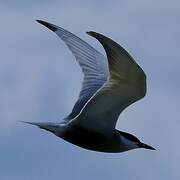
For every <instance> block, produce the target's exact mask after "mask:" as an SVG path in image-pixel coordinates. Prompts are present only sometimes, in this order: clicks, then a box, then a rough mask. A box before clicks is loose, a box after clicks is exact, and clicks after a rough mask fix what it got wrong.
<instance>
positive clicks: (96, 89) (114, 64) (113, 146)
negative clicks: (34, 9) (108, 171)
mask: <svg viewBox="0 0 180 180" xmlns="http://www.w3.org/2000/svg"><path fill="white" fill-rule="evenodd" d="M37 22H39V23H40V24H42V25H44V26H46V27H47V28H49V29H50V30H51V31H53V32H55V33H56V34H57V35H58V36H59V37H60V38H61V39H62V40H63V41H64V42H65V44H66V45H67V46H68V48H69V49H70V51H71V52H72V53H73V54H74V56H75V58H76V61H77V62H78V63H79V65H80V67H81V69H82V72H83V74H84V79H83V83H82V89H81V91H80V94H79V98H78V100H77V102H76V103H75V105H74V107H73V109H72V112H71V113H70V114H69V115H68V116H67V117H65V118H64V119H63V121H62V122H60V123H53V122H40V123H36V122H26V121H22V122H25V123H29V124H32V125H36V126H38V127H39V128H42V129H45V130H47V131H50V132H52V133H53V134H55V135H56V136H58V137H60V138H62V139H64V140H66V141H68V142H70V143H72V144H74V145H77V146H80V147H82V148H85V149H89V150H94V151H100V152H109V153H118V152H123V151H128V150H131V149H136V148H145V149H151V150H155V148H153V147H151V146H149V145H147V144H144V143H142V142H141V141H140V140H139V139H138V138H136V137H135V136H134V135H132V134H129V133H127V132H123V131H119V130H117V129H115V126H116V122H117V120H118V117H119V115H120V113H121V112H122V111H123V110H124V109H125V108H126V107H128V106H129V105H131V104H132V103H134V102H136V101H138V100H139V99H141V98H143V97H144V96H145V94H146V75H145V73H144V71H143V70H142V69H141V67H140V66H139V65H138V64H137V63H136V62H135V60H134V59H133V58H132V57H131V56H130V55H129V53H128V52H127V51H126V50H125V49H124V48H123V47H121V46H120V45H119V44H117V43H116V42H114V41H113V40H112V39H110V38H108V37H106V36H104V35H102V34H100V33H97V32H92V31H90V32H87V34H88V35H90V36H92V37H94V38H96V39H97V40H98V41H99V42H100V43H101V44H102V46H103V47H104V49H105V52H106V55H107V58H106V57H105V56H104V55H102V54H101V53H100V52H98V51H97V50H95V49H94V48H93V47H92V46H90V45H89V44H88V43H86V42H85V41H83V40H82V39H80V38H79V37H77V36H76V35H74V34H72V33H71V32H69V31H67V30H65V29H63V28H61V27H58V26H56V25H53V24H51V23H48V22H45V21H42V20H37Z"/></svg>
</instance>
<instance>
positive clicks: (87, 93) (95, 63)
mask: <svg viewBox="0 0 180 180" xmlns="http://www.w3.org/2000/svg"><path fill="white" fill-rule="evenodd" d="M37 22H39V23H41V24H42V25H44V26H46V27H47V28H49V29H50V30H52V31H53V32H55V33H56V34H57V35H58V36H59V37H60V38H61V39H62V40H63V41H64V42H65V43H66V45H67V46H68V47H69V49H70V50H71V52H72V53H73V54H74V56H75V58H76V60H77V62H78V63H79V65H80V67H81V69H82V71H83V73H84V80H83V83H82V89H81V91H80V94H79V98H78V101H77V102H76V103H75V105H74V107H73V110H72V112H71V113H70V114H69V116H67V117H66V118H65V119H66V120H70V119H72V118H74V117H76V116H77V115H78V114H79V113H80V111H81V109H82V108H83V106H84V105H85V104H86V102H87V101H88V100H89V99H90V98H91V96H92V95H93V94H94V93H95V92H96V91H97V90H98V89H99V88H100V87H101V86H102V85H103V84H104V83H105V82H106V81H107V78H108V75H109V71H108V63H107V59H106V58H105V57H104V56H103V55H102V54H101V53H99V52H98V51H97V50H95V49H94V48H93V47H92V46H90V45H89V44H88V43H86V42H85V41H83V40H82V39H80V38H79V37H77V36H76V35H74V34H72V33H70V32H69V31H67V30H65V29H63V28H61V27H58V26H56V25H53V24H50V23H48V22H45V21H41V20H37Z"/></svg>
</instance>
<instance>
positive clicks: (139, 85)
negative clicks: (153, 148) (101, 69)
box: [75, 32, 146, 132]
mask: <svg viewBox="0 0 180 180" xmlns="http://www.w3.org/2000/svg"><path fill="white" fill-rule="evenodd" d="M88 34H89V35H91V36H93V37H95V38H96V39H97V40H98V41H99V42H100V43H101V44H102V45H103V47H104V49H105V51H106V54H107V58H108V64H109V72H110V77H109V79H108V81H107V82H106V83H105V84H104V85H103V86H102V87H101V89H99V90H98V91H97V93H96V94H95V95H94V96H93V97H92V98H91V99H90V100H89V101H88V102H87V103H86V105H85V106H84V108H83V109H82V110H81V112H80V114H79V115H78V116H77V117H76V118H75V121H76V122H79V124H81V125H82V126H83V127H86V128H91V129H93V130H98V131H101V132H107V131H112V130H114V128H115V126H116V122H117V119H118V116H119V114H120V113H121V112H122V111H123V110H124V109H125V108H126V107H127V106H129V105H130V104H132V103H134V102H135V101H137V100H139V99H141V98H143V97H144V96H145V94H146V75H145V73H144V71H143V70H142V69H141V68H140V67H139V65H138V64H137V63H136V62H135V61H134V60H133V58H132V57H131V56H130V55H129V54H128V52H127V51H126V50H125V49H123V48H122V47H121V46H120V45H119V44H117V43H116V42H114V41H113V40H111V39H110V38H107V37H105V36H103V35H101V34H99V33H96V32H88Z"/></svg>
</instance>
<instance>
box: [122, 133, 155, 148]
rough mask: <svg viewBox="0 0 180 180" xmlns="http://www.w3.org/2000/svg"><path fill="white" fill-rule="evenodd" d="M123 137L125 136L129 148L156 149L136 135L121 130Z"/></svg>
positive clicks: (124, 139)
mask: <svg viewBox="0 0 180 180" xmlns="http://www.w3.org/2000/svg"><path fill="white" fill-rule="evenodd" d="M119 133H120V135H121V137H123V141H124V143H125V144H126V145H127V147H128V146H129V149H136V148H144V149H150V150H156V149H155V148H153V147H152V146H149V145H147V144H145V143H142V142H141V141H140V140H139V139H138V138H137V137H135V136H134V135H132V134H129V133H126V132H122V131H119Z"/></svg>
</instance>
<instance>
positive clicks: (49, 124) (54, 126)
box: [20, 121, 60, 133]
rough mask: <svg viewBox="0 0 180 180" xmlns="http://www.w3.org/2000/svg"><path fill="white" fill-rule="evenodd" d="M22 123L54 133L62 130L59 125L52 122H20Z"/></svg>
mask: <svg viewBox="0 0 180 180" xmlns="http://www.w3.org/2000/svg"><path fill="white" fill-rule="evenodd" d="M20 122H22V123H26V124H31V125H34V126H37V127H39V128H41V129H45V130H47V131H50V132H52V133H55V132H56V130H57V129H59V128H60V126H59V124H57V123H52V122H28V121H20Z"/></svg>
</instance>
